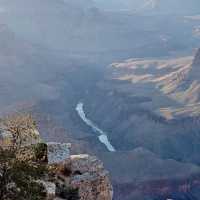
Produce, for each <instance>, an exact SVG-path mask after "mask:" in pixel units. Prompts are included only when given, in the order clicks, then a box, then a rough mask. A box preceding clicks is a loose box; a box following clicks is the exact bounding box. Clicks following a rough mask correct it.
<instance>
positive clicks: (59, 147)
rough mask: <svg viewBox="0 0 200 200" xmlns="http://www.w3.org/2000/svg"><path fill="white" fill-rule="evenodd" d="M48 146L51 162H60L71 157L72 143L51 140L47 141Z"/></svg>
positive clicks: (49, 160)
mask: <svg viewBox="0 0 200 200" xmlns="http://www.w3.org/2000/svg"><path fill="white" fill-rule="evenodd" d="M47 146H48V147H47V149H48V153H47V156H48V163H49V164H56V163H60V162H63V161H65V160H66V159H69V158H70V148H71V144H69V143H56V142H50V143H47Z"/></svg>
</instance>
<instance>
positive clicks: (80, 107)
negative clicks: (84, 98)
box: [76, 102, 116, 152]
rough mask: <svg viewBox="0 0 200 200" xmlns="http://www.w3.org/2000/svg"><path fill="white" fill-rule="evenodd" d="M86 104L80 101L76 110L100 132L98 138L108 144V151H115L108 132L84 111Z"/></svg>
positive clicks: (87, 122)
mask: <svg viewBox="0 0 200 200" xmlns="http://www.w3.org/2000/svg"><path fill="white" fill-rule="evenodd" d="M83 107H84V104H83V103H82V102H79V103H78V104H77V106H76V111H77V113H78V115H79V116H80V118H81V119H82V120H83V121H84V122H85V123H86V124H87V125H88V126H89V127H91V128H92V130H93V131H94V132H96V133H98V134H99V136H98V139H99V141H100V142H101V143H102V144H104V145H105V146H106V148H107V149H108V151H110V152H115V151H116V150H115V148H114V147H113V146H112V144H111V143H110V141H109V139H108V136H107V134H106V133H105V132H104V131H103V130H101V129H100V128H99V127H98V126H97V125H96V124H95V123H93V122H92V121H91V120H90V119H88V118H87V116H86V114H85V112H84V108H83Z"/></svg>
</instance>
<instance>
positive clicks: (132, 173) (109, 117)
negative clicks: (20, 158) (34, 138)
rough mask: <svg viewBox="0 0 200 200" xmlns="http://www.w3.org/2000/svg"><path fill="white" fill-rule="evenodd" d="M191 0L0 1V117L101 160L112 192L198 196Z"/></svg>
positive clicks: (199, 112) (160, 199) (199, 95)
mask: <svg viewBox="0 0 200 200" xmlns="http://www.w3.org/2000/svg"><path fill="white" fill-rule="evenodd" d="M199 8H200V1H199V0H190V1H188V0H42V1H41V0H0V71H1V73H0V115H1V116H5V115H7V114H10V113H13V112H24V111H25V112H32V113H33V115H34V116H35V117H36V119H37V121H38V123H39V130H40V133H41V134H42V138H43V139H44V140H45V141H47V142H48V141H51V142H52V141H53V142H70V143H71V144H72V152H73V153H76V154H79V153H89V154H91V155H95V156H97V157H98V158H99V159H101V160H102V161H103V163H104V165H105V168H106V169H107V170H108V171H109V172H110V178H111V181H112V185H113V188H114V200H167V199H173V200H200V156H199V155H200V118H199V117H200V50H199V48H200V11H199Z"/></svg>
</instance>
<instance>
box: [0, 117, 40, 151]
mask: <svg viewBox="0 0 200 200" xmlns="http://www.w3.org/2000/svg"><path fill="white" fill-rule="evenodd" d="M1 127H2V129H3V130H4V131H7V132H8V133H10V134H11V136H12V141H13V142H12V143H13V144H12V145H13V147H14V148H19V147H21V146H22V144H23V142H26V141H27V139H28V138H33V139H36V138H37V135H36V132H35V130H36V128H37V126H36V122H35V120H34V119H33V117H32V115H31V114H24V113H17V114H13V115H9V116H7V117H5V118H3V119H1Z"/></svg>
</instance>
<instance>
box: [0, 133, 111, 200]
mask: <svg viewBox="0 0 200 200" xmlns="http://www.w3.org/2000/svg"><path fill="white" fill-rule="evenodd" d="M0 135H1V136H2V142H3V143H2V144H1V146H0V147H5V146H7V143H5V141H6V142H7V139H5V138H9V137H10V135H9V133H7V134H0ZM38 135H39V134H38ZM11 141H12V140H11ZM30 141H31V142H30V143H29V144H28V143H26V145H22V146H21V147H20V148H16V149H15V151H14V154H15V155H14V157H12V158H11V159H13V161H11V162H10V163H9V162H7V159H6V161H5V162H6V166H7V167H9V168H11V169H13V170H14V168H15V165H13V166H11V167H10V166H9V165H11V163H14V162H16V163H18V165H19V166H21V167H22V169H21V168H19V170H20V173H22V174H23V175H24V176H25V177H30V178H29V179H30V181H31V183H32V184H39V185H37V187H39V186H40V187H41V191H44V192H45V193H46V199H47V200H65V199H66V200H69V199H72V200H79V199H80V200H112V196H113V189H112V185H111V183H110V180H109V174H108V172H107V171H106V170H105V169H104V166H103V163H102V162H101V161H100V160H98V159H97V158H96V157H94V156H89V155H85V154H84V155H70V148H71V144H69V143H53V142H52V143H47V144H46V143H41V142H40V141H41V140H40V139H39V140H37V141H38V142H37V141H36V140H35V142H34V143H33V142H32V140H30ZM4 144H6V145H4ZM10 144H12V143H10ZM10 144H9V145H10ZM1 149H2V153H3V151H4V148H1ZM6 149H7V148H6ZM6 149H5V151H7V150H8V149H7V150H6ZM11 149H12V148H11ZM2 155H3V154H2ZM1 164H3V163H1V162H0V169H1ZM4 164H5V163H4ZM24 168H26V170H28V171H26V172H23V171H24ZM2 169H4V168H3V165H2ZM32 169H34V173H33V172H32ZM35 169H36V170H35ZM41 170H42V171H41ZM43 170H45V171H43ZM13 173H15V171H14V172H13ZM17 173H18V172H17ZM39 174H41V176H40V175H39ZM0 175H1V172H0ZM24 180H25V181H26V178H24ZM15 181H16V180H12V181H11V183H8V185H9V184H13V183H14V184H15ZM27 181H28V180H27ZM26 184H27V183H26ZM15 188H17V186H16V187H15ZM23 189H24V188H23ZM9 191H10V190H9ZM16 193H17V190H16ZM43 194H44V193H43V192H42V193H41V195H43Z"/></svg>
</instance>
